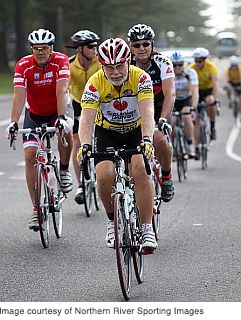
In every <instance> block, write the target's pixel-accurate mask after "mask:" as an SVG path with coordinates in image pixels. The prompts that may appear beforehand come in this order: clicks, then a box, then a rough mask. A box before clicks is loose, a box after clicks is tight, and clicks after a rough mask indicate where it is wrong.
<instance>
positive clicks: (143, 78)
mask: <svg viewBox="0 0 241 320" xmlns="http://www.w3.org/2000/svg"><path fill="white" fill-rule="evenodd" d="M146 79H147V76H146V75H145V74H142V75H141V77H140V79H139V83H143V82H144V81H145V80H146Z"/></svg>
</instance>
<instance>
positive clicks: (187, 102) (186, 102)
mask: <svg viewBox="0 0 241 320" xmlns="http://www.w3.org/2000/svg"><path fill="white" fill-rule="evenodd" d="M191 106H192V97H188V98H186V99H182V100H175V103H174V108H173V110H174V111H179V112H180V111H181V110H182V108H183V107H191Z"/></svg>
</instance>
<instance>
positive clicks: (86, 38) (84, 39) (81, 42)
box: [66, 30, 100, 48]
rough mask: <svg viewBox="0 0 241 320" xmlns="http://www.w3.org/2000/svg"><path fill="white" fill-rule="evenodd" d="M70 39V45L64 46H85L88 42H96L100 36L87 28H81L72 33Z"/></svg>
mask: <svg viewBox="0 0 241 320" xmlns="http://www.w3.org/2000/svg"><path fill="white" fill-rule="evenodd" d="M71 40H72V41H73V45H72V46H66V47H67V48H78V47H80V46H86V45H87V44H90V43H96V44H97V41H98V40H100V37H99V36H98V35H97V34H96V33H94V32H92V31H89V30H81V31H78V32H76V33H74V34H73V35H72V37H71Z"/></svg>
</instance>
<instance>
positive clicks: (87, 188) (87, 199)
mask: <svg viewBox="0 0 241 320" xmlns="http://www.w3.org/2000/svg"><path fill="white" fill-rule="evenodd" d="M82 188H83V198H84V208H85V213H86V216H87V217H90V215H91V212H92V187H91V179H89V180H86V179H85V178H84V176H83V179H82Z"/></svg>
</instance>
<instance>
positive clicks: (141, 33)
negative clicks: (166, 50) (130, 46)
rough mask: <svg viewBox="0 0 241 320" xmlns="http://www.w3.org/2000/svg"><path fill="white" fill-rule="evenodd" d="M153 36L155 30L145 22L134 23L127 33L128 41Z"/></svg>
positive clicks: (151, 38) (146, 38) (149, 38)
mask: <svg viewBox="0 0 241 320" xmlns="http://www.w3.org/2000/svg"><path fill="white" fill-rule="evenodd" d="M154 37H155V32H154V31H153V29H152V28H151V27H150V26H147V25H146V24H140V23H139V24H136V25H134V26H133V27H132V28H131V29H130V30H129V31H128V34H127V39H128V41H130V42H132V41H138V40H153V39H154Z"/></svg>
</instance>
